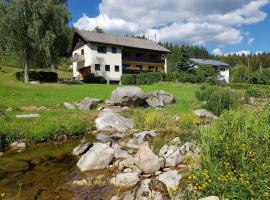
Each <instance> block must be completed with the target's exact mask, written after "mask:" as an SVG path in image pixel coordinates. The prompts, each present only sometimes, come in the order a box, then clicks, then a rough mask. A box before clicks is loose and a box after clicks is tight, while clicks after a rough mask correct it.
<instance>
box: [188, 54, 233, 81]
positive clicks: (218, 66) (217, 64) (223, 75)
mask: <svg viewBox="0 0 270 200" xmlns="http://www.w3.org/2000/svg"><path fill="white" fill-rule="evenodd" d="M190 61H191V63H192V65H193V66H194V68H197V67H198V66H199V65H210V66H212V67H214V68H215V70H216V72H217V74H218V77H217V79H218V81H219V82H223V83H229V82H230V69H229V67H230V66H229V65H228V64H227V63H224V62H221V61H218V60H206V59H196V58H191V59H190Z"/></svg>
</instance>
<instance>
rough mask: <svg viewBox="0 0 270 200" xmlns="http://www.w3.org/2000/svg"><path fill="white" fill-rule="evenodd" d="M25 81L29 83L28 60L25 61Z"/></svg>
mask: <svg viewBox="0 0 270 200" xmlns="http://www.w3.org/2000/svg"><path fill="white" fill-rule="evenodd" d="M24 82H25V83H29V65H28V61H25V63H24Z"/></svg>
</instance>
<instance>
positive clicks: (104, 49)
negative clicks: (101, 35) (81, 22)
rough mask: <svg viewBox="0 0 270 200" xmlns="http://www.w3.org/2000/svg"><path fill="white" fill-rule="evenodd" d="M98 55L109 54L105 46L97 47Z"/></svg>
mask: <svg viewBox="0 0 270 200" xmlns="http://www.w3.org/2000/svg"><path fill="white" fill-rule="evenodd" d="M97 50H98V53H107V48H106V47H104V46H98V47H97Z"/></svg>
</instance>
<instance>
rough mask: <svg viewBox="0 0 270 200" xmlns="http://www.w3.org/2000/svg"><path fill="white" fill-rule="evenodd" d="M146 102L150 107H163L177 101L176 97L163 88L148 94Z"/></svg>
mask: <svg viewBox="0 0 270 200" xmlns="http://www.w3.org/2000/svg"><path fill="white" fill-rule="evenodd" d="M146 96H147V99H146V102H147V103H148V105H149V106H150V107H163V106H164V104H171V103H175V102H176V100H175V97H174V96H173V95H172V94H170V93H168V92H165V91H163V90H160V91H154V92H151V93H149V94H147V95H146Z"/></svg>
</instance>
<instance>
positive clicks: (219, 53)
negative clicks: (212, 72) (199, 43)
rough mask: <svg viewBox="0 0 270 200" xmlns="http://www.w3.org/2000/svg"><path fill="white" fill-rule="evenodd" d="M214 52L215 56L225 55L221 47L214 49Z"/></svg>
mask: <svg viewBox="0 0 270 200" xmlns="http://www.w3.org/2000/svg"><path fill="white" fill-rule="evenodd" d="M212 54H213V55H215V56H222V55H223V53H222V51H221V49H219V48H216V49H213V51H212Z"/></svg>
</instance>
